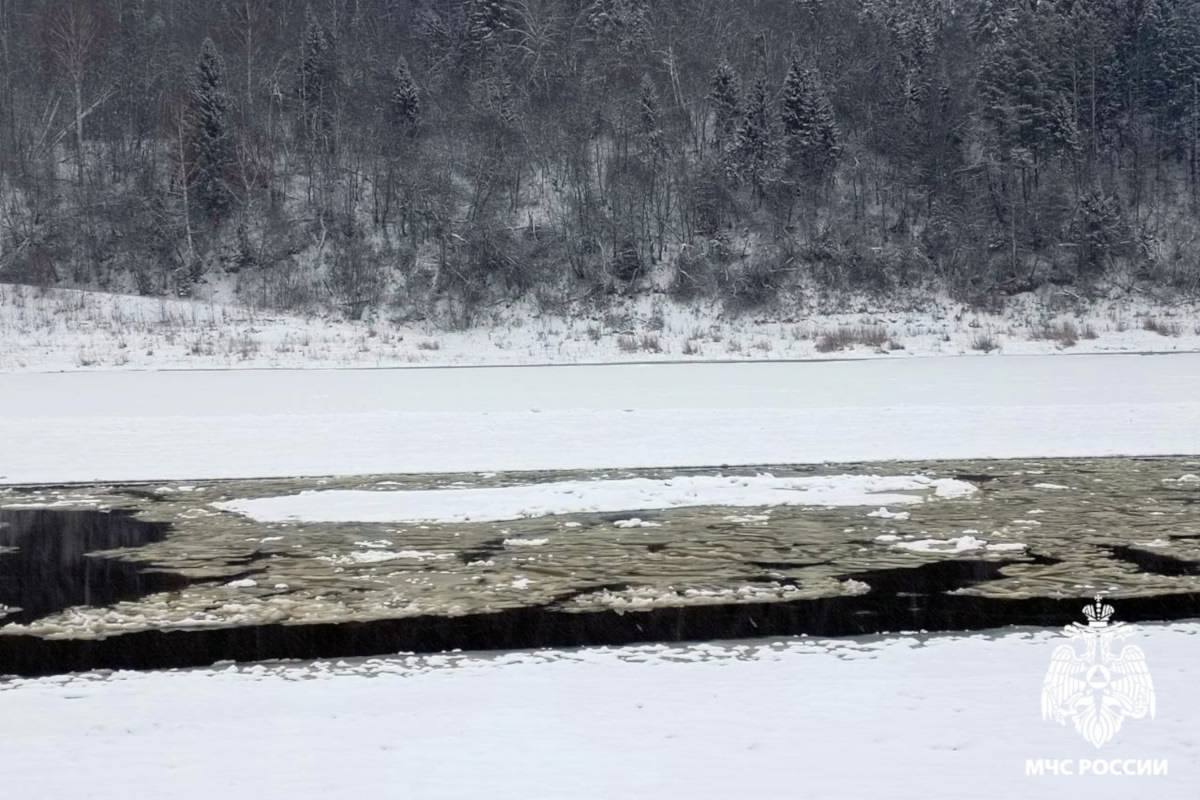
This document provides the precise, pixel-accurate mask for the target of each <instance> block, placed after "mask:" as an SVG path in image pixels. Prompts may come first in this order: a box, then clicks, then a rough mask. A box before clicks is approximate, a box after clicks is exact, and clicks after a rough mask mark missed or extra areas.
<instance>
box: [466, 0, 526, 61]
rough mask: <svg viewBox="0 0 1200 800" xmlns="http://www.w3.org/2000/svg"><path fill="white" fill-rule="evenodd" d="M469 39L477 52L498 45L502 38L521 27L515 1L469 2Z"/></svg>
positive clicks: (473, 0)
mask: <svg viewBox="0 0 1200 800" xmlns="http://www.w3.org/2000/svg"><path fill="white" fill-rule="evenodd" d="M466 17H467V39H468V41H469V42H470V43H471V45H472V47H474V48H475V50H476V51H477V52H480V51H483V50H486V49H488V48H489V47H492V46H494V45H498V44H499V43H500V42H499V40H500V38H501V37H502V36H503V35H504V34H505V33H506V32H507V31H510V30H514V29H516V28H517V27H518V26H519V23H520V15H519V13H518V9H517V6H516V3H515V2H513V0H467V9H466Z"/></svg>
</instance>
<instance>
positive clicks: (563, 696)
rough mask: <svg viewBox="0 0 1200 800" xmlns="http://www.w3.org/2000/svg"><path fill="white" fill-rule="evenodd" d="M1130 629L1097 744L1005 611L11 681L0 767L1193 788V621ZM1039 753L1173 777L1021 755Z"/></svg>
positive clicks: (148, 775) (62, 793) (523, 795)
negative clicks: (1116, 700) (1138, 697)
mask: <svg viewBox="0 0 1200 800" xmlns="http://www.w3.org/2000/svg"><path fill="white" fill-rule="evenodd" d="M1118 614H1119V610H1118ZM1137 631H1138V635H1137V636H1136V637H1135V638H1134V639H1133V640H1132V641H1131V643H1136V644H1138V645H1139V646H1140V647H1141V648H1142V649H1143V650H1144V652H1145V655H1146V661H1147V664H1148V666H1149V669H1150V672H1151V675H1152V679H1153V681H1154V688H1155V693H1156V696H1157V713H1156V717H1155V718H1154V719H1126V720H1125V721H1124V724H1123V726H1122V727H1121V729H1120V731H1119V732H1118V733H1117V735H1116V737H1115V738H1114V739H1113V740H1112V741H1110V742H1108V743H1107V744H1105V745H1104V746H1103V747H1101V748H1095V747H1093V746H1092V745H1090V744H1088V743H1087V742H1086V741H1084V739H1083V738H1082V737H1081V736H1080V735H1079V734H1078V733H1076V731H1075V730H1073V729H1072V728H1071V727H1070V726H1069V725H1068V726H1065V727H1064V726H1060V725H1058V724H1056V723H1055V722H1053V721H1048V720H1043V719H1042V716H1041V709H1040V698H1041V688H1042V681H1043V677H1044V675H1045V674H1046V672H1047V667H1048V665H1049V663H1050V657H1051V653H1052V652H1053V651H1054V649H1055V647H1057V646H1058V645H1060V644H1062V643H1063V641H1064V639H1063V638H1062V637H1061V635H1060V634H1059V633H1058V632H1057V631H1028V630H1010V631H997V632H992V633H988V634H975V635H969V636H966V635H964V636H949V635H942V636H913V635H902V636H891V637H872V638H864V639H842V640H829V641H818V640H808V639H791V640H782V641H767V640H759V641H751V642H745V643H714V644H697V645H692V646H684V647H681V646H671V647H668V646H661V645H660V646H643V647H630V648H621V649H588V650H582V651H540V652H514V653H503V654H496V655H492V656H479V655H465V654H464V655H456V654H449V655H445V656H431V657H420V658H418V657H395V658H388V659H370V660H367V661H365V662H354V663H345V662H338V663H318V664H295V665H270V664H263V665H251V666H242V667H240V668H238V667H229V668H227V669H223V668H215V669H211V670H197V671H191V672H169V673H167V672H159V673H141V674H137V673H117V674H115V675H112V676H108V677H103V676H101V677H97V676H89V675H77V676H63V677H59V678H48V679H41V680H25V681H16V682H12V683H9V684H0V719H3V720H4V721H5V724H6V725H8V726H10V727H9V728H8V735H6V736H5V737H4V744H3V747H0V780H2V781H3V783H2V786H3V791H4V794H5V796H11V797H20V798H31V799H33V798H46V799H47V800H49V798H55V800H58V798H68V797H88V798H95V799H96V800H104V799H105V798H114V799H115V798H127V797H132V796H139V797H141V796H144V797H171V798H176V799H177V800H191V799H192V798H195V799H196V800H210V798H214V797H221V798H229V799H230V800H235V799H236V798H261V797H270V798H276V797H278V798H284V797H286V798H289V800H306V798H313V799H314V800H317V799H318V798H319V800H327V799H328V798H340V797H380V798H384V797H406V798H407V797H411V798H422V800H433V799H434V798H445V800H458V799H459V798H475V797H478V798H492V799H493V800H506V799H507V798H513V800H518V799H519V800H529V799H530V798H554V799H555V800H571V799H573V798H595V800H611V799H612V798H681V799H682V798H687V800H702V798H713V799H714V800H726V799H727V798H730V797H753V798H758V797H796V798H801V797H803V798H840V799H843V800H862V798H889V800H901V799H903V798H914V800H916V799H917V798H919V799H920V800H940V799H941V798H954V799H955V800H957V799H958V798H963V797H970V798H982V797H987V798H1018V797H1019V798H1054V800H1061V798H1094V799H1095V800H1101V799H1102V798H1121V799H1122V800H1124V798H1129V797H1155V798H1160V800H1194V798H1195V797H1196V788H1197V786H1200V728H1198V727H1197V725H1196V713H1197V708H1196V704H1195V701H1194V698H1195V686H1196V683H1197V681H1198V680H1200V662H1198V661H1197V659H1196V658H1195V655H1196V652H1197V648H1200V625H1198V624H1196V623H1174V624H1168V625H1144V626H1138V629H1137ZM1043 759H1044V760H1053V761H1055V762H1060V761H1069V762H1070V763H1071V764H1072V765H1073V768H1074V769H1078V764H1079V760H1080V759H1082V760H1083V761H1085V762H1087V763H1088V764H1089V765H1090V766H1089V768H1092V769H1111V768H1112V767H1113V765H1114V764H1115V767H1116V769H1118V770H1126V769H1133V770H1135V771H1136V768H1137V761H1139V760H1143V761H1144V762H1146V763H1152V762H1160V764H1161V762H1162V761H1164V760H1165V761H1166V774H1165V775H1162V774H1159V775H1137V774H1132V775H1111V774H1110V775H1086V776H1079V775H1072V776H1066V775H1058V776H1053V775H1046V774H1043V775H1041V776H1037V775H1027V774H1026V762H1027V761H1028V760H1034V761H1039V760H1043ZM1097 764H1100V766H1098V767H1097V766H1096V765H1097Z"/></svg>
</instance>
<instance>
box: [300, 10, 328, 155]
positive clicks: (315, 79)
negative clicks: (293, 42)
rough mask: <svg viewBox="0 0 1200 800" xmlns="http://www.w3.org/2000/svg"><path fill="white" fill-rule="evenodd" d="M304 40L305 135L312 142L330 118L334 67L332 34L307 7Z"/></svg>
mask: <svg viewBox="0 0 1200 800" xmlns="http://www.w3.org/2000/svg"><path fill="white" fill-rule="evenodd" d="M304 18H305V25H304V39H303V41H301V43H300V92H299V94H300V105H301V108H302V110H303V118H304V127H305V133H306V134H307V136H308V137H309V138H310V139H315V138H317V137H318V136H320V135H321V134H322V133H323V132H324V131H325V130H326V128H327V127H328V125H329V123H330V118H331V110H330V104H331V103H332V100H333V97H332V95H333V84H334V66H333V51H332V47H331V46H330V42H329V35H328V34H327V33H326V32H325V28H324V26H323V25H321V21H320V20H319V19H317V16H316V14H314V13H313V10H312V7H311V6H308V7H306V8H305V11H304Z"/></svg>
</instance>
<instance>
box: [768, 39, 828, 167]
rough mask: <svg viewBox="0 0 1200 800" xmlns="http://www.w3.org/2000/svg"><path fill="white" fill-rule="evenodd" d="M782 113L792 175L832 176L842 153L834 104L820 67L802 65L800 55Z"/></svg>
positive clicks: (786, 86) (791, 70) (790, 72)
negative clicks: (826, 91) (820, 76)
mask: <svg viewBox="0 0 1200 800" xmlns="http://www.w3.org/2000/svg"><path fill="white" fill-rule="evenodd" d="M779 116H780V123H781V126H782V135H783V143H784V149H785V151H786V155H787V166H788V171H789V172H790V173H791V174H792V176H793V177H799V178H801V179H805V180H820V179H821V178H823V177H825V176H826V175H828V174H829V172H830V170H832V169H833V166H834V164H835V163H836V162H837V157H838V154H839V152H840V147H839V146H838V137H837V125H836V123H835V122H834V118H833V106H832V105H831V104H830V102H829V96H828V95H826V94H825V90H824V88H823V87H822V86H821V81H820V79H819V78H818V77H817V72H816V70H814V69H812V68H811V67H806V66H805V65H804V64H802V63H801V61H800V58H799V56H793V57H792V63H791V67H790V68H789V69H788V74H787V79H786V80H785V81H784V84H783V97H782V98H781V108H780V115H779Z"/></svg>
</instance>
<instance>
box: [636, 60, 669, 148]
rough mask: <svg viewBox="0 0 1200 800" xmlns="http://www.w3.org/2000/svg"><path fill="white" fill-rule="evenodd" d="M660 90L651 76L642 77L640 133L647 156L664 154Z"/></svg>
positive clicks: (639, 101) (639, 116)
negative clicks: (659, 99) (660, 118)
mask: <svg viewBox="0 0 1200 800" xmlns="http://www.w3.org/2000/svg"><path fill="white" fill-rule="evenodd" d="M659 113H660V112H659V101H658V90H657V89H656V88H654V81H652V80H651V79H650V76H649V75H643V76H642V87H641V94H640V96H639V98H638V133H639V135H640V137H641V140H642V144H643V149H644V151H645V152H646V153H647V154H653V155H654V156H658V155H660V154H661V153H662V152H663V149H664V144H663V130H662V123H661V122H660V120H659Z"/></svg>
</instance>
